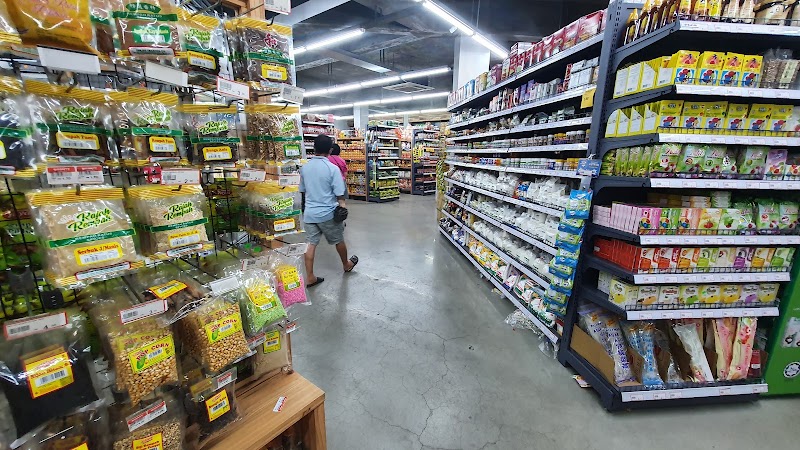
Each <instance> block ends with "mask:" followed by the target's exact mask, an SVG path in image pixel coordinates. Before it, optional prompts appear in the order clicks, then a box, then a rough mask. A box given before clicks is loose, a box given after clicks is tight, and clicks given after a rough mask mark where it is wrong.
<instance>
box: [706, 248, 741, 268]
mask: <svg viewBox="0 0 800 450" xmlns="http://www.w3.org/2000/svg"><path fill="white" fill-rule="evenodd" d="M716 254H717V257H716V258H714V259H713V260H712V261H711V271H712V272H724V271H729V270H730V269H731V268H733V263H734V260H735V258H736V247H718V248H717V252H716Z"/></svg>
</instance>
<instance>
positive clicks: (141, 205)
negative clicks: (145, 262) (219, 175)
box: [128, 185, 214, 259]
mask: <svg viewBox="0 0 800 450" xmlns="http://www.w3.org/2000/svg"><path fill="white" fill-rule="evenodd" d="M206 204H207V202H206V198H205V196H204V195H203V188H202V187H201V186H199V185H185V186H181V187H180V189H178V188H175V187H172V186H158V185H146V186H135V187H131V188H129V189H128V206H129V207H130V208H131V214H132V216H133V220H134V223H135V224H136V227H137V228H138V229H139V230H140V231H139V242H140V243H141V251H142V254H143V255H145V256H150V257H152V258H154V259H166V258H175V257H178V256H181V255H184V254H187V253H196V252H198V251H201V250H211V249H213V248H214V247H213V243H212V242H209V240H208V233H207V231H206V224H207V223H208V218H207V217H206V214H205V211H204V209H205V207H206Z"/></svg>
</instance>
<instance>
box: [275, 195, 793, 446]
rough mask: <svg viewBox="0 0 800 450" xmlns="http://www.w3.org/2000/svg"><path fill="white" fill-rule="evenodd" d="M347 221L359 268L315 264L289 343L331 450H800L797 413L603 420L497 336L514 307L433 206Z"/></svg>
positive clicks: (768, 406)
mask: <svg viewBox="0 0 800 450" xmlns="http://www.w3.org/2000/svg"><path fill="white" fill-rule="evenodd" d="M350 208H351V213H350V220H349V221H348V227H347V239H348V243H349V245H350V247H351V249H352V250H353V251H354V252H355V253H357V254H358V255H359V257H360V258H361V263H360V264H359V266H358V269H357V271H356V272H355V273H353V274H351V275H348V276H347V277H343V276H342V274H341V273H340V272H341V266H340V265H339V263H338V261H337V259H336V256H335V252H334V250H333V248H331V247H329V246H328V247H321V248H320V250H318V253H317V254H318V262H317V268H318V269H317V272H318V273H319V275H321V276H323V277H325V278H326V281H325V283H324V284H323V285H321V286H319V287H317V288H315V289H314V290H313V292H312V299H313V301H314V305H313V306H312V307H310V308H306V309H304V310H302V311H300V314H302V317H301V328H300V329H299V330H298V331H297V332H296V333H295V334H294V335H293V336H294V345H293V348H294V349H295V357H294V361H295V368H296V369H297V370H298V371H299V372H300V373H301V374H303V375H304V376H305V377H307V378H309V379H310V380H311V381H313V382H314V383H316V384H317V385H318V386H320V387H321V388H322V389H324V390H325V392H326V394H327V398H326V405H327V411H326V414H327V430H328V442H329V449H330V450H362V449H363V450H376V449H380V450H389V449H398V450H401V449H402V450H407V449H431V450H432V449H487V450H500V449H502V450H509V449H548V450H551V449H562V448H563V449H574V448H586V449H604V448H615V449H618V450H622V449H636V450H638V449H640V448H641V447H642V445H643V444H644V443H645V442H646V443H647V444H648V446H649V447H652V448H724V449H740V448H741V449H745V448H757V447H759V446H762V445H763V444H764V443H765V442H768V443H769V444H770V446H774V447H777V448H781V447H786V448H790V447H794V446H796V441H795V438H794V436H793V435H794V429H793V426H794V423H793V418H794V417H795V416H796V410H797V408H798V407H800V401H798V400H797V399H766V400H763V401H761V402H760V403H757V404H742V405H735V406H729V407H725V406H720V407H707V408H696V409H693V410H690V411H687V410H681V409H672V410H657V411H637V412H633V413H621V414H614V415H612V414H608V413H605V411H604V410H603V409H602V408H601V407H600V406H599V403H598V401H597V399H596V397H595V394H594V392H593V391H591V390H589V389H586V390H581V389H580V388H579V387H578V386H577V385H576V384H575V382H574V381H573V380H572V379H571V378H570V375H571V372H570V371H569V370H567V369H565V368H563V367H561V365H559V364H558V362H556V361H554V360H552V359H550V358H548V357H547V356H545V355H544V354H543V353H542V352H541V351H539V349H538V348H537V346H538V341H537V339H536V338H535V337H534V336H533V335H532V334H531V333H530V332H523V331H513V330H511V329H510V328H509V327H507V326H506V325H505V324H504V323H503V319H504V318H505V317H506V315H507V314H509V313H510V312H512V311H513V307H512V306H511V304H510V303H509V302H508V301H507V300H505V299H501V297H499V296H498V295H495V294H492V293H491V291H490V289H489V287H488V286H489V285H488V283H486V282H484V281H482V280H480V279H478V277H477V272H476V271H475V269H474V267H473V266H472V265H471V264H470V263H469V262H468V261H467V260H466V259H465V258H464V257H463V255H461V254H460V253H459V252H458V250H456V249H455V248H453V247H452V245H451V244H450V243H449V242H447V241H446V240H445V239H444V238H443V237H442V236H441V235H440V234H439V233H438V231H437V229H436V223H435V219H434V208H435V201H434V200H433V198H430V197H426V198H421V197H411V196H403V197H402V200H401V201H400V202H399V203H391V204H384V205H365V204H363V203H361V202H351V205H350ZM289 401H291V399H289ZM743 423H747V426H740V424H743Z"/></svg>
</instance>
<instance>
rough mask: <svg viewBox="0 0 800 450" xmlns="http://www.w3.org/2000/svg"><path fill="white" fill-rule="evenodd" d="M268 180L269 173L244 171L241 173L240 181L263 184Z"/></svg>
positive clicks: (252, 170) (254, 170) (255, 170)
mask: <svg viewBox="0 0 800 450" xmlns="http://www.w3.org/2000/svg"><path fill="white" fill-rule="evenodd" d="M266 179H267V172H266V171H264V170H257V169H242V171H241V172H240V173H239V181H256V182H262V181H264V180H266Z"/></svg>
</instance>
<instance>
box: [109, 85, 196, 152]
mask: <svg viewBox="0 0 800 450" xmlns="http://www.w3.org/2000/svg"><path fill="white" fill-rule="evenodd" d="M113 98H115V99H116V100H117V101H118V107H117V109H116V111H115V113H116V116H115V119H114V127H115V128H116V132H117V135H118V137H119V143H120V156H121V157H122V159H123V160H124V161H125V164H128V165H133V166H145V165H148V164H152V163H158V164H161V165H165V164H166V165H170V164H173V165H174V164H178V163H181V162H182V161H183V160H182V158H183V157H184V156H185V154H184V151H183V131H182V130H181V126H180V121H179V120H178V117H176V114H174V113H173V111H174V110H175V107H176V106H177V105H178V96H177V95H173V94H164V93H161V94H159V93H158V92H153V91H150V90H147V89H139V88H130V89H128V91H127V92H125V93H120V94H119V95H115V96H113Z"/></svg>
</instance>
